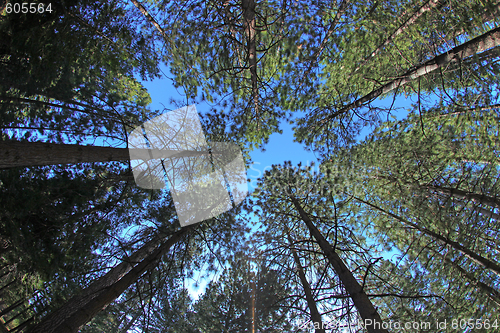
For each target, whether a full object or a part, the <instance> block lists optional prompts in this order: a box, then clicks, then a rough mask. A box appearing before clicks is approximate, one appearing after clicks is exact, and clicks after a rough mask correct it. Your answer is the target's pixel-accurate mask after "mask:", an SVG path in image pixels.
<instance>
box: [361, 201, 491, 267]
mask: <svg viewBox="0 0 500 333" xmlns="http://www.w3.org/2000/svg"><path fill="white" fill-rule="evenodd" d="M352 197H353V198H354V199H356V200H357V201H359V202H362V203H364V204H365V205H368V206H370V207H372V208H374V209H376V210H378V211H380V212H382V213H384V214H386V215H388V216H390V217H392V218H394V219H396V220H398V221H399V222H401V223H403V224H404V225H406V226H408V227H411V228H413V229H417V230H418V231H420V232H421V233H423V234H426V235H427V236H430V237H432V238H434V239H437V240H440V241H441V242H443V243H445V244H446V245H448V246H450V247H452V248H454V249H455V250H457V251H458V252H460V253H462V254H463V255H464V256H466V257H467V258H469V259H470V260H472V261H473V262H475V263H476V264H478V265H479V266H482V267H483V268H485V269H488V270H490V271H492V272H493V273H495V274H497V275H498V276H500V266H499V265H498V264H497V263H495V262H493V261H491V260H489V259H487V258H485V257H483V256H481V255H479V254H477V253H475V252H473V251H471V250H470V249H468V248H466V247H464V246H462V245H461V244H459V243H457V242H455V241H452V240H451V239H449V238H446V237H444V236H441V235H440V234H438V233H435V232H434V231H431V230H428V229H426V228H424V227H421V226H419V225H418V224H416V223H413V222H410V221H407V220H405V219H403V218H402V217H400V216H398V215H396V214H393V213H391V212H388V211H386V210H385V209H383V208H381V207H378V206H375V205H373V204H371V203H369V202H367V201H364V200H363V199H360V198H357V197H355V196H352Z"/></svg>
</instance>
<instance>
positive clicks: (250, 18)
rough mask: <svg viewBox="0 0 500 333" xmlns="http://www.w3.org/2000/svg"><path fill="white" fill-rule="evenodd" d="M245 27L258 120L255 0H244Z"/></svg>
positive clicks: (253, 96) (242, 2)
mask: <svg viewBox="0 0 500 333" xmlns="http://www.w3.org/2000/svg"><path fill="white" fill-rule="evenodd" d="M241 9H242V10H243V19H244V22H243V27H244V29H245V36H246V37H247V52H248V63H249V65H250V80H251V81H252V98H253V103H254V108H255V115H256V118H257V121H258V119H259V88H258V76H257V46H256V45H257V44H256V41H255V0H242V1H241Z"/></svg>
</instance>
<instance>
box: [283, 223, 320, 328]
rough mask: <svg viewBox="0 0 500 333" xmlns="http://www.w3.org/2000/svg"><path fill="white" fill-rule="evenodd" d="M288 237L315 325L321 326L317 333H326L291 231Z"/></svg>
mask: <svg viewBox="0 0 500 333" xmlns="http://www.w3.org/2000/svg"><path fill="white" fill-rule="evenodd" d="M287 232H288V231H287ZM287 238H288V243H289V244H290V250H291V251H292V255H293V260H294V261H295V266H297V273H298V275H299V279H300V282H301V283H302V287H303V288H304V293H305V294H306V301H307V306H308V307H309V311H310V314H311V320H312V322H313V323H314V324H315V325H314V326H315V327H316V326H317V324H316V323H318V324H319V328H316V333H325V330H324V329H323V327H324V326H323V321H322V319H321V314H320V313H319V311H318V307H317V306H316V301H315V300H314V296H313V293H312V290H311V286H310V285H309V282H308V281H307V278H306V275H305V273H304V269H303V268H302V265H301V263H300V259H299V256H298V255H297V252H296V251H295V248H294V247H293V246H294V245H293V240H292V237H291V236H290V233H289V232H288V233H287Z"/></svg>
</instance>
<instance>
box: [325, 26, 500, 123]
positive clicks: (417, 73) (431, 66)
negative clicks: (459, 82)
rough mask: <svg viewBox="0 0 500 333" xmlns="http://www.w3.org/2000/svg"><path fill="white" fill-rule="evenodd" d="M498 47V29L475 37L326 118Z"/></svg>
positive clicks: (499, 30) (499, 41)
mask: <svg viewBox="0 0 500 333" xmlns="http://www.w3.org/2000/svg"><path fill="white" fill-rule="evenodd" d="M499 45H500V27H499V28H495V29H492V30H490V31H488V32H486V33H484V34H482V35H481V36H479V37H476V38H474V39H472V40H470V41H468V42H466V43H464V44H461V45H459V46H457V47H455V48H453V49H451V50H450V51H448V52H445V53H442V54H440V55H438V56H436V57H434V58H433V59H430V60H428V61H426V62H424V63H423V64H421V65H418V66H417V67H415V68H414V69H411V70H409V71H408V72H406V73H405V74H403V75H401V76H400V77H399V78H398V79H395V80H392V81H390V82H388V83H386V84H384V85H383V86H381V87H379V88H378V89H375V90H373V91H372V92H370V93H368V94H367V95H365V96H363V97H361V98H359V99H357V100H356V101H354V102H352V103H350V104H348V105H347V106H344V107H343V108H341V109H339V110H337V111H335V112H333V113H332V114H331V115H329V116H328V118H329V119H332V118H335V117H337V116H339V115H341V114H343V113H346V112H348V111H349V110H352V109H354V108H357V107H360V106H362V105H363V104H365V103H367V102H370V101H372V100H374V99H375V98H377V97H379V96H380V95H382V94H386V93H388V92H391V91H392V90H394V89H396V88H399V87H402V86H404V85H405V84H407V83H409V82H411V81H413V80H415V79H418V78H420V77H422V76H425V75H427V74H429V73H431V72H433V71H435V70H436V69H438V68H441V67H444V66H445V65H448V64H450V63H452V62H455V61H457V60H459V59H465V58H467V57H470V56H473V55H474V54H477V53H480V52H483V51H486V50H487V49H489V48H492V47H495V46H499Z"/></svg>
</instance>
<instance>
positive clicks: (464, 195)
mask: <svg viewBox="0 0 500 333" xmlns="http://www.w3.org/2000/svg"><path fill="white" fill-rule="evenodd" d="M420 187H421V188H426V189H429V190H434V191H438V192H441V193H443V194H447V195H449V196H451V197H455V198H459V199H462V200H467V201H469V200H471V201H473V202H475V203H478V204H483V205H488V206H490V207H493V208H500V199H498V198H497V197H491V196H488V195H485V194H478V193H473V192H468V191H463V190H459V189H456V188H450V187H443V186H434V185H420Z"/></svg>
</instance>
